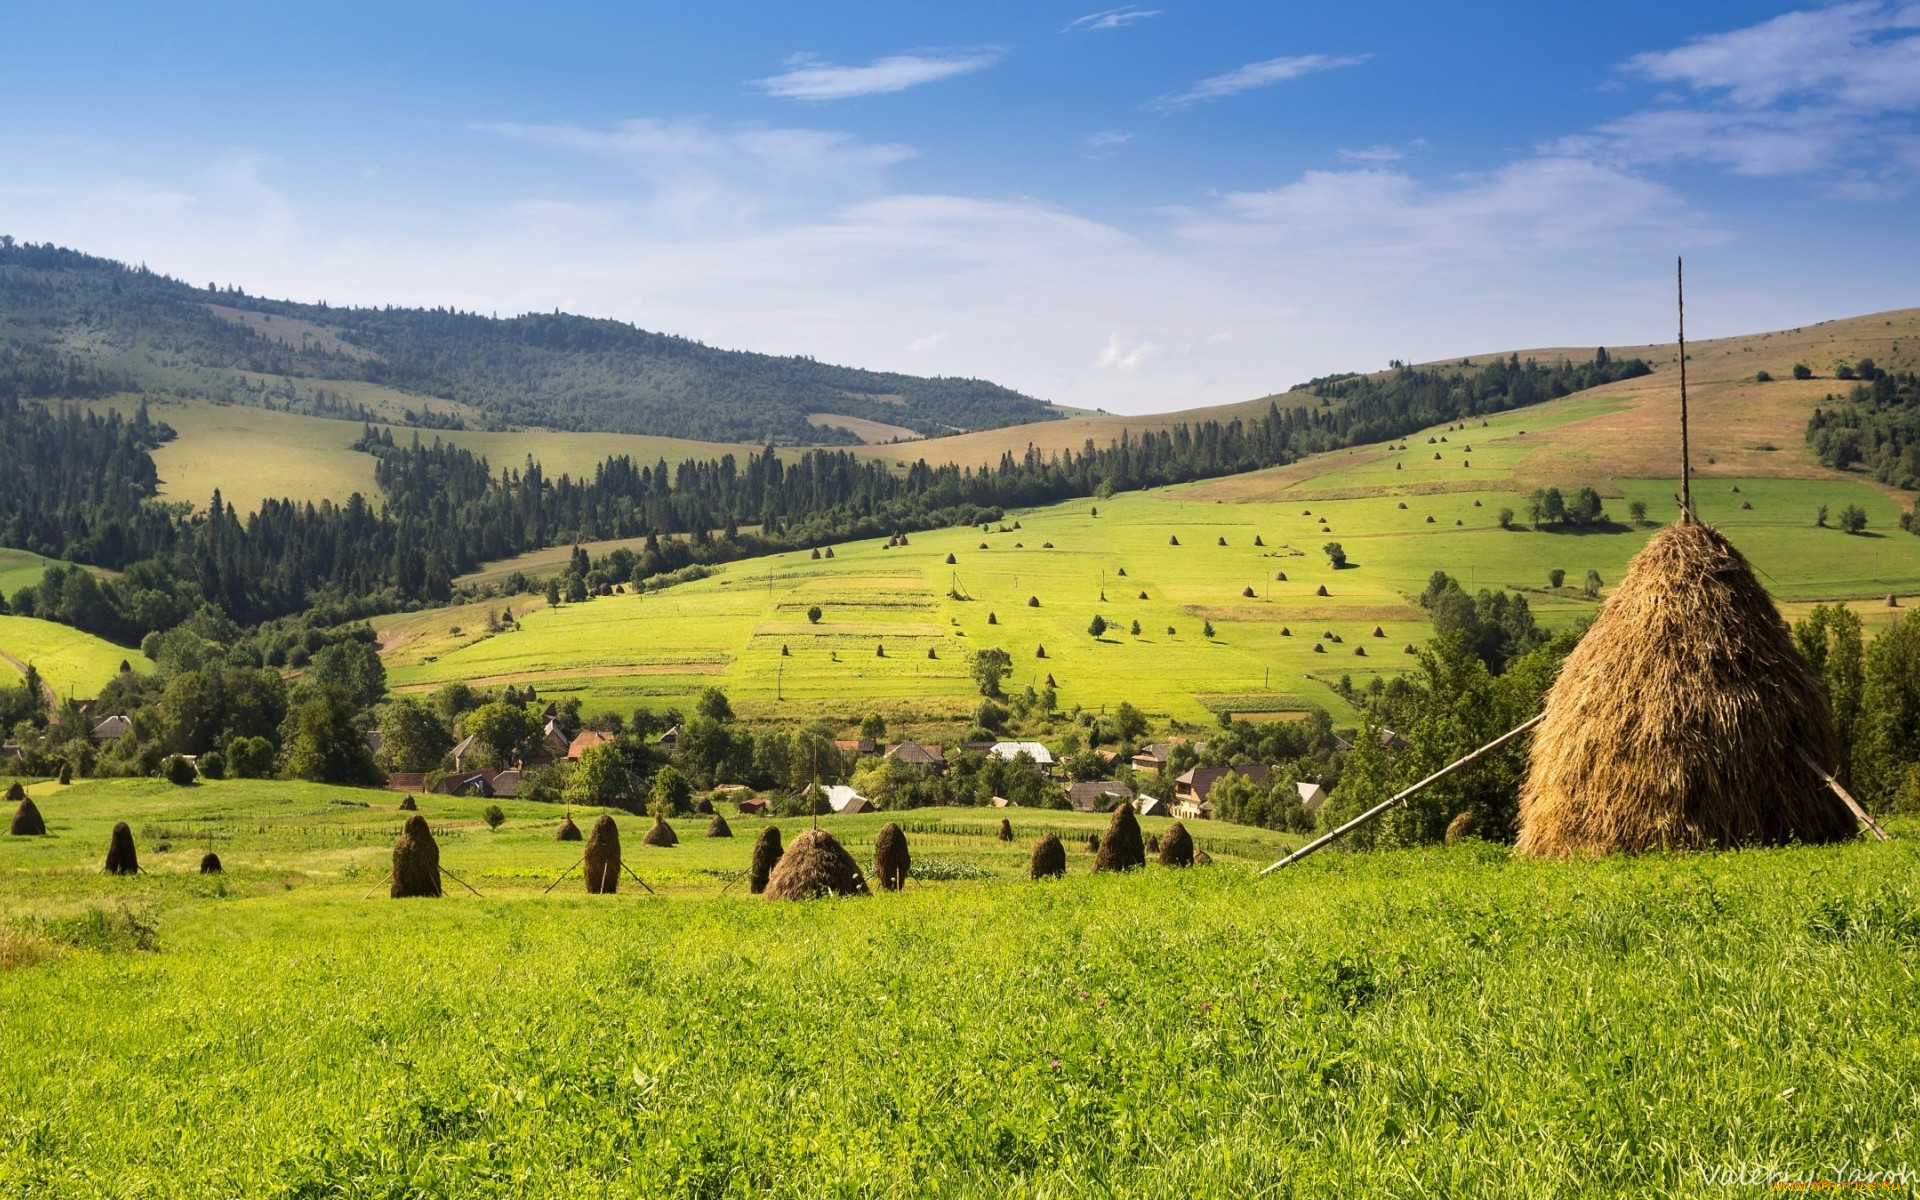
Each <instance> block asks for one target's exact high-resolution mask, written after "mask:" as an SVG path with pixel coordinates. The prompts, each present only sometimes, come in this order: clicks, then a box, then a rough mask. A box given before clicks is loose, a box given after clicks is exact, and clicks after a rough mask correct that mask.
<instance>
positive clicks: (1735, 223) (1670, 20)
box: [0, 0, 1920, 411]
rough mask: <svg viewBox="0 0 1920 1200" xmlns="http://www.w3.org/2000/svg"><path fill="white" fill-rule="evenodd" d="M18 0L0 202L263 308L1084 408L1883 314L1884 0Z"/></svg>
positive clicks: (0, 227)
mask: <svg viewBox="0 0 1920 1200" xmlns="http://www.w3.org/2000/svg"><path fill="white" fill-rule="evenodd" d="M34 7H35V9H37V11H25V10H15V11H14V12H12V13H10V14H9V15H8V16H7V17H6V18H5V29H6V33H7V40H8V42H9V44H10V46H11V47H12V49H10V51H9V52H8V55H7V58H6V64H5V66H4V68H0V112H4V113H5V114H6V119H5V120H4V122H0V232H6V233H11V234H13V235H14V236H16V237H18V238H22V239H25V240H31V241H55V242H60V243H63V244H67V245H72V246H76V247H79V248H83V249H87V250H91V251H93V252H96V253H102V254H108V255H112V256H114V257H118V258H123V259H127V260H129V261H137V262H145V263H147V264H149V265H150V266H153V267H155V268H156V269H160V270H164V271H167V272H169V273H172V274H176V275H180V276H183V277H185V278H188V279H191V280H194V281H196V282H205V281H218V282H220V283H223V284H224V283H237V284H240V285H241V286H243V287H245V288H246V289H247V290H249V291H251V292H256V293H266V294H272V295H286V296H292V297H295V298H301V299H326V300H329V301H331V302H335V303H389V302H391V303H409V304H451V305H456V306H458V307H461V308H465V309H474V310H478V311H481V312H499V313H501V314H503V315H505V314H508V313H514V312H521V311H526V310H530V309H537V310H545V309H552V308H555V307H558V308H563V309H567V310H570V311H575V312H583V313H590V314H594V315H600V316H609V317H615V318H619V319H622V320H630V321H634V322H636V323H637V324H639V325H642V326H643V327H647V328H652V329H660V330H665V331H669V332H674V333H683V334H687V335H689V336H693V337H698V338H701V339H703V340H706V341H709V342H712V343H715V344H719V345H725V346H734V347H742V348H749V349H757V350H765V351H769V352H774V353H805V354H812V355H814V356H816V357H819V358H822V359H829V360H834V361H842V362H848V363H854V364H858V365H864V366H873V367H882V368H892V369H899V370H909V371H915V372H922V373H936V374H956V375H980V376H985V377H988V378H993V379H996V380H999V381H1002V382H1005V383H1009V384H1011V385H1014V386H1017V387H1020V388H1022V389H1024V390H1027V391H1030V392H1033V393H1035V394H1038V395H1041V396H1045V397H1047V398H1049V399H1054V400H1058V401H1061V402H1063V403H1068V404H1075V405H1082V406H1086V407H1104V408H1107V409H1109V410H1114V411H1149V410H1163V409H1170V408H1182V407H1190V406H1193V405H1199V404H1208V403H1221V402H1228V401H1233V400H1238V399H1244V398H1247V397H1249V396H1255V395H1260V394H1263V393H1265V392H1268V391H1273V390H1277V389H1281V388H1284V387H1286V386H1288V385H1290V384H1292V383H1295V382H1298V381H1300V380H1302V379H1305V378H1307V377H1309V376H1311V375H1315V374H1320V373H1324V372H1328V371H1334V370H1345V369H1365V368H1372V367H1378V366H1382V365H1384V364H1385V362H1386V360H1387V359H1389V358H1411V359H1425V358H1432V357H1439V356H1447V355H1454V354H1461V353H1475V352H1483V351H1488V350H1493V349H1500V348H1504V347H1511V346H1551V345H1586V344H1593V343H1597V342H1606V343H1612V344H1626V343H1633V342H1643V341H1651V340H1658V339H1664V338H1666V337H1668V336H1670V333H1671V326H1672V319H1671V315H1670V308H1671V299H1670V278H1671V269H1672V258H1673V256H1674V255H1675V254H1676V253H1684V254H1686V256H1687V258H1688V276H1689V291H1690V297H1689V314H1690V317H1691V321H1692V325H1691V328H1692V329H1693V331H1695V332H1696V333H1697V334H1698V335H1699V336H1710V335H1712V334H1715V333H1736V332H1746V331H1752V330H1758V329H1763V328H1776V327H1783V326H1791V325H1798V324H1804V323H1807V322H1810V321H1817V320H1823V319H1827V318H1830V317H1836V316H1845V315H1852V314H1856V313H1861V312H1869V311H1874V310H1878V309H1883V308H1894V307H1903V306H1908V305H1912V304H1915V303H1920V296H1917V292H1920V288H1916V285H1915V283H1914V281H1915V279H1916V278H1920V271H1916V268H1920V235H1917V234H1916V232H1915V229H1916V225H1917V224H1920V222H1916V220H1915V218H1916V216H1917V215H1920V205H1917V204H1916V196H1920V121H1916V114H1917V113H1920V4H1913V3H1907V2H1905V0H1891V2H1885V3H1883V2H1879V0H1869V2H1862V3H1850V4H1841V5H1828V6H1807V5H1801V6H1794V5H1785V4H1756V3H1747V4H1725V3H1695V4H1689V5H1684V6H1682V5H1673V4H1671V3H1670V2H1669V3H1661V4H1654V3H1641V2H1639V0H1628V2H1623V3H1609V4H1604V5H1602V4H1588V3H1563V4H1557V5H1541V4H1519V3H1514V4H1504V5H1481V6H1475V7H1473V8H1471V9H1468V8H1466V7H1465V6H1448V5H1432V4H1420V3H1365V2H1355V3H1347V4H1343V5H1338V6H1334V5H1306V4H1277V3H1190V2H1182V0H1166V2H1164V3H1150V4H1141V5H1133V6H1126V7H1120V8H1104V7H1101V5H1099V4H1056V3H1035V2H1031V0H1029V2H1025V3H969V4H932V3H915V4H901V3H864V4H853V3H811V4H805V5H800V4H771V3H765V4H747V3H738V2H708V3H702V4H699V5H689V4H674V5H665V4H629V5H613V4H567V3H550V4H543V5H539V6H534V5H502V4H465V5H452V4H445V5H402V4H394V3H387V4H381V5H369V4H354V3H346V4H336V5H332V6H329V7H327V8H326V9H324V10H321V9H313V8H304V9H299V10H286V11H288V12H290V13H297V15H281V13H280V12H279V11H270V10H271V9H273V8H274V7H275V6H263V5H258V4H250V5H246V6H238V5H235V6H211V5H170V6H155V5H132V4H126V5H120V4H113V5H108V4H77V3H76V4H71V5H42V6H34ZM163 9H164V11H162V10H163Z"/></svg>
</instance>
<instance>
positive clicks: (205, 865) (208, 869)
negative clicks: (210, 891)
mask: <svg viewBox="0 0 1920 1200" xmlns="http://www.w3.org/2000/svg"><path fill="white" fill-rule="evenodd" d="M225 871H226V868H224V867H222V866H221V865H220V856H219V855H218V854H215V853H214V852H213V851H211V850H209V851H207V852H206V853H205V854H202V855H201V856H200V873H201V874H202V875H220V874H224V873H225Z"/></svg>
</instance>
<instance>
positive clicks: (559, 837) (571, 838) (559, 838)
mask: <svg viewBox="0 0 1920 1200" xmlns="http://www.w3.org/2000/svg"><path fill="white" fill-rule="evenodd" d="M553 840H554V841H556V842H577V841H579V840H580V827H579V826H578V825H575V824H574V823H573V814H572V813H568V814H567V815H566V818H565V819H564V820H562V821H561V822H560V828H558V829H556V830H554V831H553Z"/></svg>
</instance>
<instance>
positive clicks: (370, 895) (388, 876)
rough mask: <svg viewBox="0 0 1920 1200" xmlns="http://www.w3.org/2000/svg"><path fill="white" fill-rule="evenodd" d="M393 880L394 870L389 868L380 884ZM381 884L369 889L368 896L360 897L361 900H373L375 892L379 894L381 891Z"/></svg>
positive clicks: (381, 878)
mask: <svg viewBox="0 0 1920 1200" xmlns="http://www.w3.org/2000/svg"><path fill="white" fill-rule="evenodd" d="M392 878H393V868H391V867H389V868H387V873H386V874H385V875H382V876H381V877H380V883H385V882H386V881H387V880H389V879H392ZM380 883H376V884H374V885H373V886H372V887H370V888H368V889H367V894H366V895H364V896H362V897H360V898H361V899H362V900H370V899H372V898H373V894H374V893H375V892H377V891H379V890H380Z"/></svg>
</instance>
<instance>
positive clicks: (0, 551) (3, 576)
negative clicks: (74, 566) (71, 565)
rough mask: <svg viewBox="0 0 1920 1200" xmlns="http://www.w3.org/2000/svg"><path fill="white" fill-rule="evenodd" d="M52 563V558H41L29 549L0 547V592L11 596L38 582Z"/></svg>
mask: <svg viewBox="0 0 1920 1200" xmlns="http://www.w3.org/2000/svg"><path fill="white" fill-rule="evenodd" d="M53 563H54V560H53V559H50V558H42V557H40V556H39V555H38V554H35V553H33V551H31V550H10V549H6V548H4V547H0V592H5V593H6V594H7V595H9V596H11V595H13V593H14V592H16V591H18V590H19V589H21V588H23V587H31V586H33V585H35V584H37V583H39V582H40V578H41V576H43V575H45V574H46V572H47V568H48V567H50V566H52V565H53ZM62 565H67V564H62Z"/></svg>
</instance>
